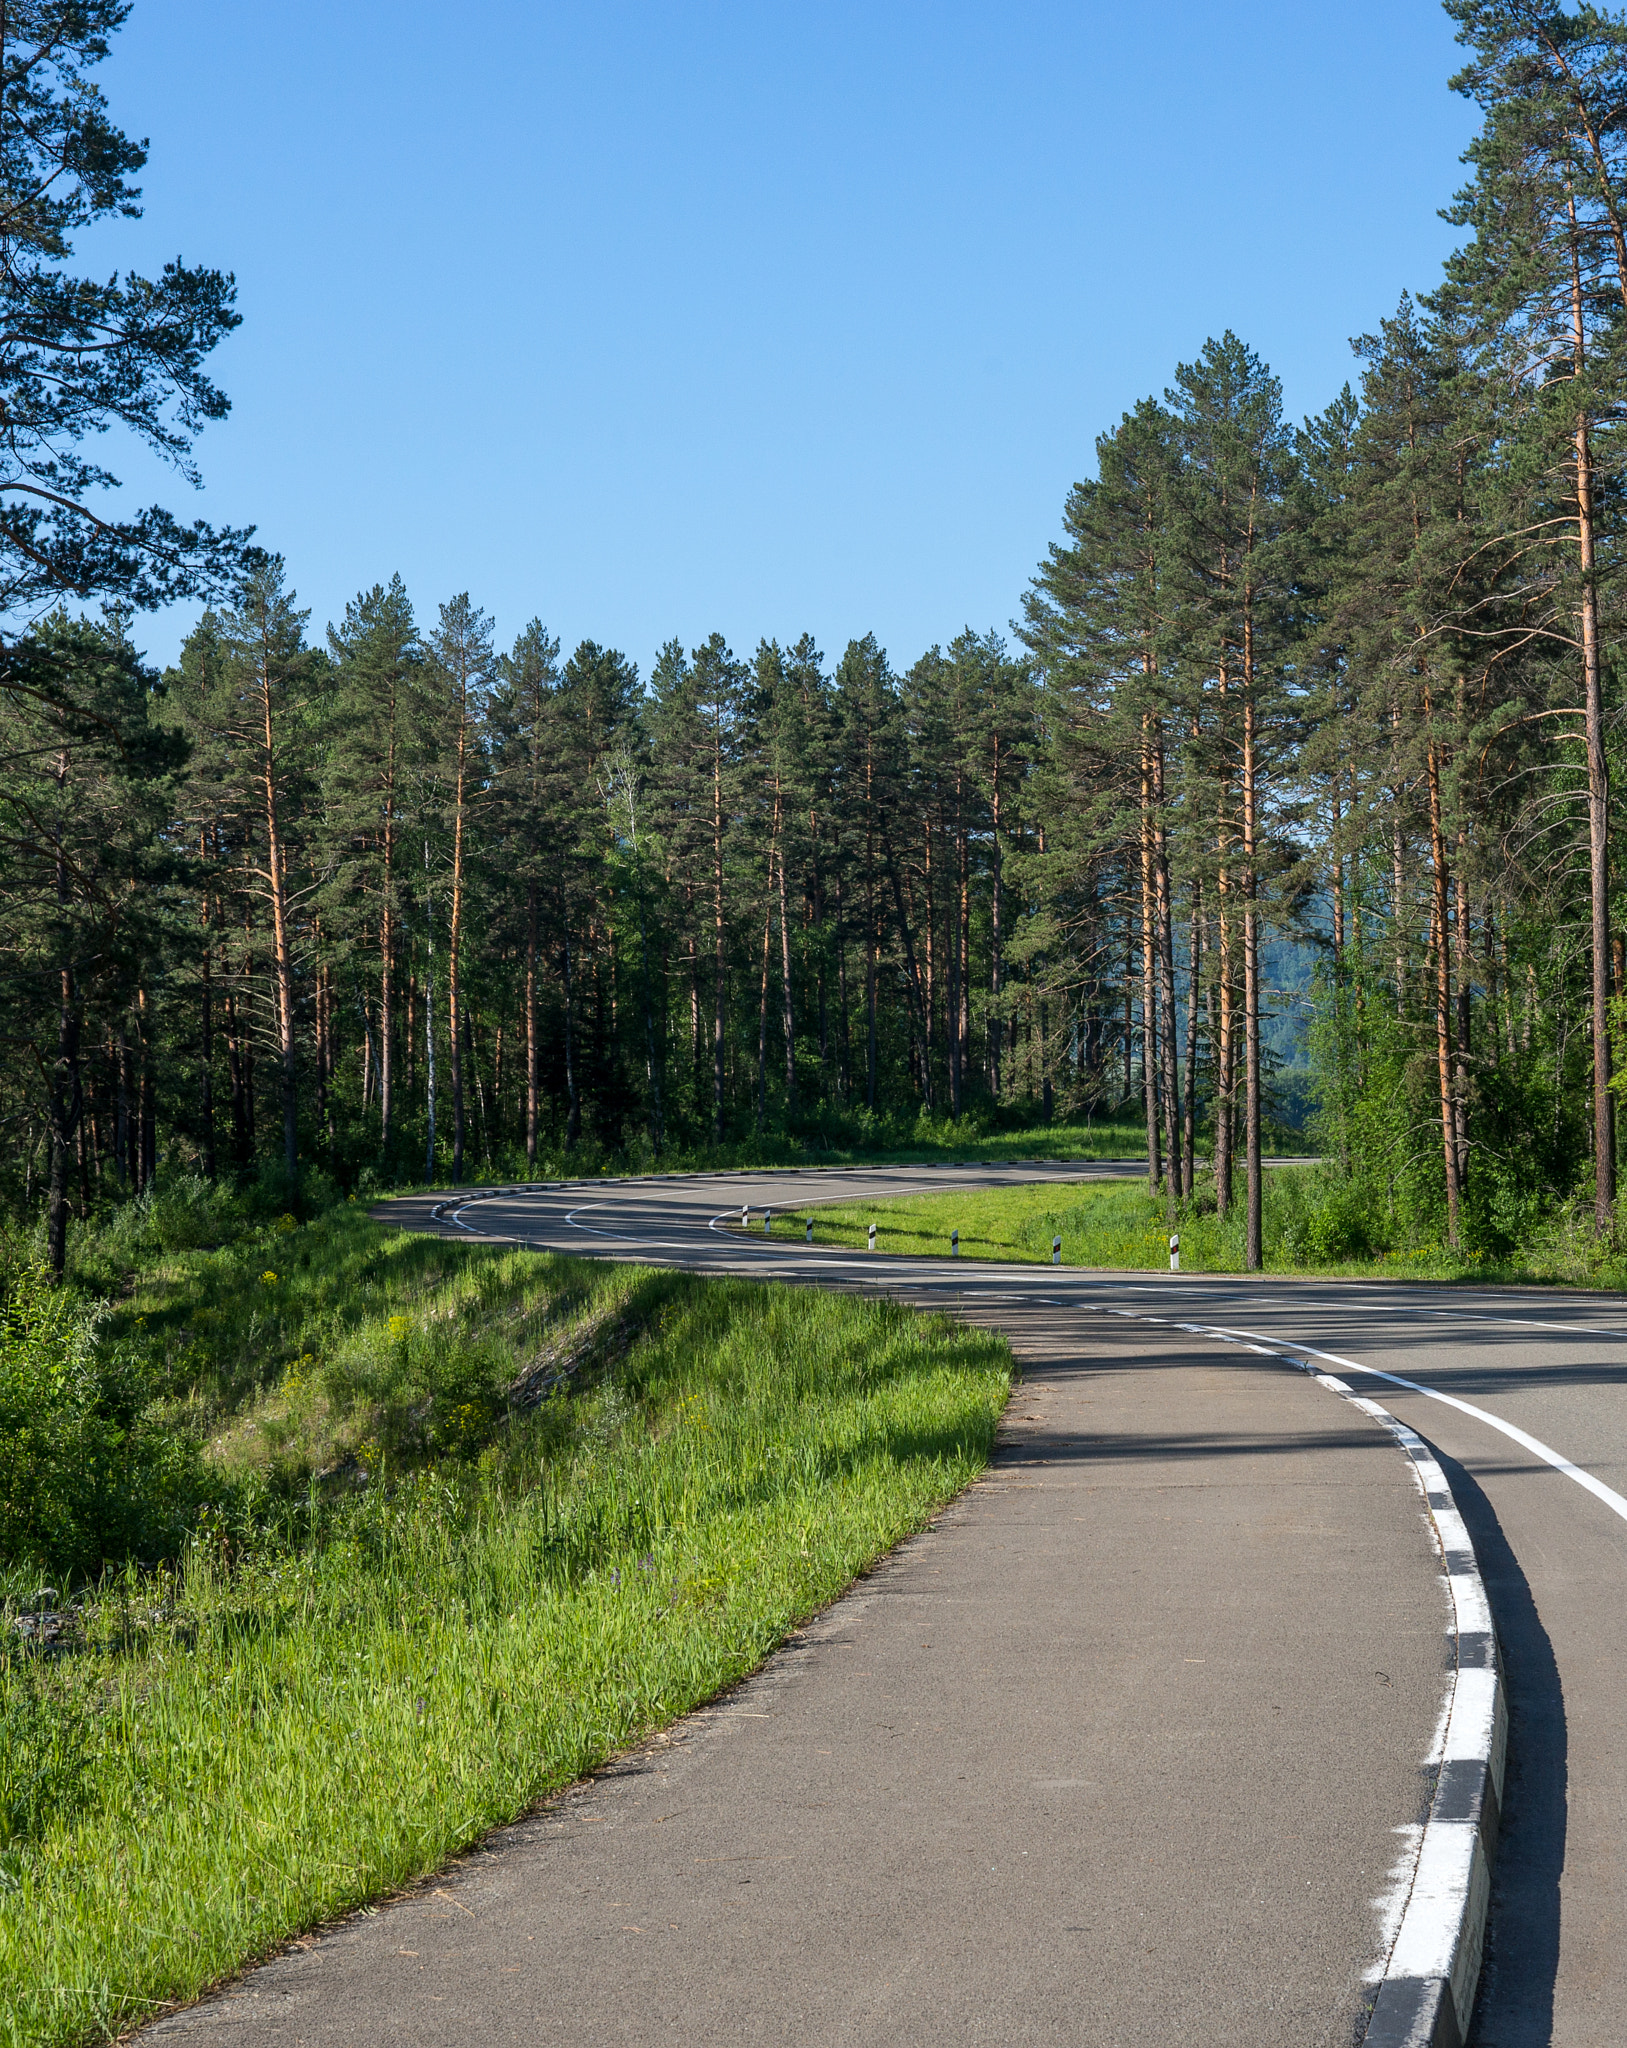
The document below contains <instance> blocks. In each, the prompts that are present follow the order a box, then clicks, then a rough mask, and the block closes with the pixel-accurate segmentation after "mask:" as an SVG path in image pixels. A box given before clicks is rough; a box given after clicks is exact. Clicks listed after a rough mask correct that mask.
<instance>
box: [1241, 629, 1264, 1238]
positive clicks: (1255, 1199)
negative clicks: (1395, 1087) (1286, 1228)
mask: <svg viewBox="0 0 1627 2048" xmlns="http://www.w3.org/2000/svg"><path fill="white" fill-rule="evenodd" d="M1244 632H1245V635H1249V634H1251V633H1252V628H1251V627H1250V626H1245V627H1244ZM1244 660H1245V671H1244V672H1245V676H1246V677H1247V679H1248V681H1249V684H1250V688H1249V693H1248V696H1247V698H1246V699H1245V700H1244V704H1243V864H1244V876H1245V882H1244V887H1245V894H1244V899H1243V1056H1244V1062H1245V1077H1244V1078H1245V1086H1246V1088H1247V1090H1248V1094H1247V1099H1246V1101H1245V1104H1244V1115H1245V1118H1246V1127H1245V1142H1246V1144H1247V1148H1248V1151H1247V1160H1248V1222H1247V1231H1246V1246H1245V1251H1244V1265H1245V1266H1246V1268H1247V1270H1248V1271H1249V1272H1251V1273H1258V1272H1259V1270H1260V1267H1261V1266H1262V1264H1263V1263H1264V1258H1265V1252H1264V1242H1265V1234H1264V1228H1263V1204H1264V1194H1265V1186H1264V1178H1263V1163H1262V1159H1261V1151H1260V1111H1261V1101H1260V919H1259V912H1258V911H1257V910H1256V908H1255V904H1256V901H1257V899H1258V892H1259V867H1258V861H1259V845H1260V840H1259V788H1258V772H1259V763H1258V760H1257V758H1256V734H1255V707H1254V692H1253V688H1252V683H1253V666H1254V664H1253V650H1252V647H1248V648H1247V649H1246V651H1245V657H1244Z"/></svg>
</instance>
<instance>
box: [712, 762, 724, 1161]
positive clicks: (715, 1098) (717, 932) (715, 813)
mask: <svg viewBox="0 0 1627 2048" xmlns="http://www.w3.org/2000/svg"><path fill="white" fill-rule="evenodd" d="M712 892H713V893H712V995H713V1007H712V1143H713V1144H714V1145H721V1144H722V1143H723V1054H724V1043H723V969H724V961H723V734H722V728H721V725H719V726H718V727H717V728H716V729H715V730H714V733H713V744H712Z"/></svg>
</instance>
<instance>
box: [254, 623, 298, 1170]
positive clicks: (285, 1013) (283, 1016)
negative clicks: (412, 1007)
mask: <svg viewBox="0 0 1627 2048" xmlns="http://www.w3.org/2000/svg"><path fill="white" fill-rule="evenodd" d="M260 708H261V714H262V719H263V725H264V748H265V751H264V757H263V766H262V774H263V780H264V786H265V821H266V873H267V880H268V882H269V885H270V891H271V945H272V959H273V962H274V964H275V968H276V977H277V1041H278V1051H279V1053H280V1054H281V1058H282V1145H283V1168H284V1171H285V1172H286V1173H287V1175H288V1187H289V1192H290V1194H292V1193H293V1192H294V1191H295V1190H296V1189H297V1187H298V1185H299V1125H298V1116H299V1096H298V1072H297V1068H296V1060H297V1057H298V1055H297V1052H296V1049H295V1038H294V953H293V938H292V934H291V933H290V931H289V928H288V877H287V873H286V870H285V865H284V860H283V844H282V820H281V816H280V806H279V804H278V800H277V754H276V739H275V734H274V731H273V725H272V699H271V663H270V656H269V654H267V653H262V656H261V662H260Z"/></svg>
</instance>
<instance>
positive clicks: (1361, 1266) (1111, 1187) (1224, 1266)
mask: <svg viewBox="0 0 1627 2048" xmlns="http://www.w3.org/2000/svg"><path fill="white" fill-rule="evenodd" d="M1339 1200H1340V1192H1339V1191H1338V1190H1337V1189H1336V1187H1335V1183H1334V1181H1333V1179H1332V1177H1331V1175H1330V1173H1329V1171H1328V1170H1327V1169H1325V1168H1322V1167H1318V1166H1274V1167H1272V1168H1271V1169H1270V1171H1269V1172H1268V1174H1267V1176H1266V1182H1265V1201H1264V1226H1265V1227H1264V1240H1265V1246H1264V1249H1265V1269H1266V1271H1267V1272H1276V1273H1317V1274H1324V1275H1330V1276H1335V1277H1342V1278H1364V1279H1405V1280H1468V1279H1472V1280H1476V1281H1480V1282H1485V1281H1505V1282H1510V1283H1525V1284H1536V1285H1553V1284H1556V1283H1557V1284H1570V1285H1581V1286H1593V1287H1621V1286H1623V1285H1627V1259H1624V1258H1623V1256H1622V1254H1621V1252H1620V1251H1619V1250H1618V1249H1617V1248H1615V1247H1613V1246H1612V1245H1610V1244H1609V1243H1601V1241H1600V1240H1599V1239H1598V1237H1597V1236H1596V1234H1595V1233H1594V1232H1593V1230H1592V1228H1591V1224H1590V1220H1589V1219H1588V1218H1586V1217H1582V1218H1579V1219H1572V1218H1569V1217H1566V1216H1556V1217H1555V1218H1553V1219H1552V1220H1551V1221H1550V1222H1549V1224H1548V1225H1547V1226H1546V1227H1545V1228H1544V1230H1543V1232H1542V1234H1541V1235H1540V1237H1539V1238H1537V1239H1536V1240H1535V1241H1533V1242H1532V1243H1531V1244H1530V1245H1527V1246H1523V1247H1521V1248H1520V1249H1519V1250H1518V1251H1517V1252H1515V1253H1513V1254H1511V1255H1510V1256H1509V1257H1508V1258H1507V1259H1504V1260H1500V1261H1488V1260H1478V1261H1473V1260H1469V1259H1466V1258H1463V1257H1461V1256H1459V1255H1458V1254H1456V1253H1454V1252H1453V1251H1452V1250H1451V1249H1450V1247H1449V1246H1447V1245H1445V1244H1443V1243H1439V1242H1435V1243H1428V1244H1421V1245H1414V1246H1408V1247H1406V1248H1403V1249H1400V1250H1396V1251H1390V1252H1384V1253H1379V1254H1376V1255H1374V1256H1370V1257H1365V1258H1350V1257H1341V1256H1340V1255H1339V1253H1338V1249H1337V1246H1336V1243H1332V1244H1330V1242H1329V1239H1330V1238H1331V1237H1332V1236H1333V1231H1332V1230H1330V1228H1329V1219H1330V1218H1331V1219H1332V1221H1333V1223H1334V1225H1335V1226H1337V1224H1338V1222H1339V1220H1340V1219H1339V1215H1338V1207H1337V1205H1338V1202H1339ZM808 1213H809V1214H810V1215H811V1216H812V1217H813V1219H814V1242H815V1244H828V1245H841V1246H845V1247H849V1248H855V1249H860V1250H862V1249H863V1248H864V1246H865V1244H866V1242H867V1236H868V1228H869V1225H870V1224H871V1223H874V1224H875V1226H876V1250H877V1252H878V1253H882V1252H890V1253H894V1254H897V1255H904V1256H908V1255H916V1256H925V1257H931V1258H942V1257H944V1256H945V1255H946V1254H947V1252H948V1250H949V1236H950V1232H951V1231H953V1230H958V1231H959V1232H960V1255H961V1257H962V1258H966V1259H1003V1260H1012V1261H1017V1262H1024V1263H1028V1262H1037V1263H1046V1262H1048V1261H1049V1260H1050V1257H1051V1241H1052V1239H1053V1238H1055V1237H1060V1238H1061V1240H1062V1263H1063V1264H1064V1265H1068V1266H1101V1267H1117V1268H1127V1269H1132V1270H1149V1269H1150V1270H1153V1271H1167V1270H1168V1265H1169V1235H1170V1230H1171V1227H1172V1226H1171V1224H1170V1221H1169V1215H1168V1210H1167V1207H1166V1205H1165V1202H1164V1200H1163V1199H1162V1198H1161V1197H1158V1198H1154V1197H1153V1196H1151V1195H1149V1193H1148V1192H1147V1187H1146V1183H1145V1181H1143V1180H1122V1181H1107V1182H1099V1183H1097V1184H1095V1185H1092V1186H1086V1187H1079V1188H1069V1189H1067V1190H1065V1191H1060V1190H1058V1188H1057V1187H1056V1186H1055V1185H1054V1184H1051V1185H1045V1184H1041V1185H1036V1186H1033V1187H1019V1188H992V1189H979V1190H975V1191H968V1192H966V1193H964V1194H957V1193H945V1194H922V1195H907V1196H900V1197H897V1198H895V1199H893V1200H890V1201H882V1202H873V1203H868V1204H862V1203H840V1204H832V1205H831V1206H829V1207H824V1208H810V1210H809V1211H808ZM799 1218H800V1212H799V1217H798V1218H792V1217H791V1216H790V1215H789V1214H787V1215H786V1216H785V1218H784V1219H783V1222H782V1223H780V1224H777V1225H776V1228H779V1229H783V1230H784V1231H786V1232H787V1233H789V1232H791V1231H792V1230H793V1229H794V1230H796V1231H798V1232H800V1229H801V1224H800V1220H799ZM1173 1227H1174V1228H1175V1229H1176V1230H1178V1231H1179V1233H1180V1239H1181V1267H1182V1270H1183V1271H1184V1272H1189V1273H1193V1272H1196V1273H1240V1272H1242V1271H1243V1270H1244V1260H1243V1254H1244V1237H1243V1232H1244V1217H1243V1211H1242V1207H1241V1203H1240V1202H1239V1203H1238V1204H1236V1205H1234V1207H1233V1209H1232V1212H1231V1214H1230V1215H1228V1216H1224V1217H1223V1216H1218V1215H1217V1214H1216V1213H1215V1208H1214V1197H1213V1194H1212V1192H1211V1193H1209V1194H1207V1196H1206V1195H1205V1194H1204V1193H1203V1191H1202V1186H1201V1183H1200V1192H1199V1195H1198V1197H1197V1198H1196V1199H1195V1200H1193V1201H1191V1202H1188V1203H1186V1204H1184V1205H1182V1208H1181V1211H1180V1214H1179V1216H1178V1218H1177V1221H1176V1223H1175V1225H1174V1226H1173Z"/></svg>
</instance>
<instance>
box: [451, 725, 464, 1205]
mask: <svg viewBox="0 0 1627 2048" xmlns="http://www.w3.org/2000/svg"><path fill="white" fill-rule="evenodd" d="M468 747H469V720H468V714H467V706H466V703H465V702H463V701H460V703H459V706H458V766H457V784H456V800H457V807H456V810H455V811H454V813H453V820H452V917H451V922H450V924H449V926H448V928H447V935H446V1050H447V1054H448V1056H449V1058H450V1059H451V1062H452V1183H453V1186H454V1187H456V1186H458V1185H460V1184H461V1182H462V1180H463V1140H464V1114H463V1029H462V1026H463V991H462V989H461V987H460V986H459V981H460V969H461V966H462V950H463V825H464V798H465V795H466V777H467V774H468Z"/></svg>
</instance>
